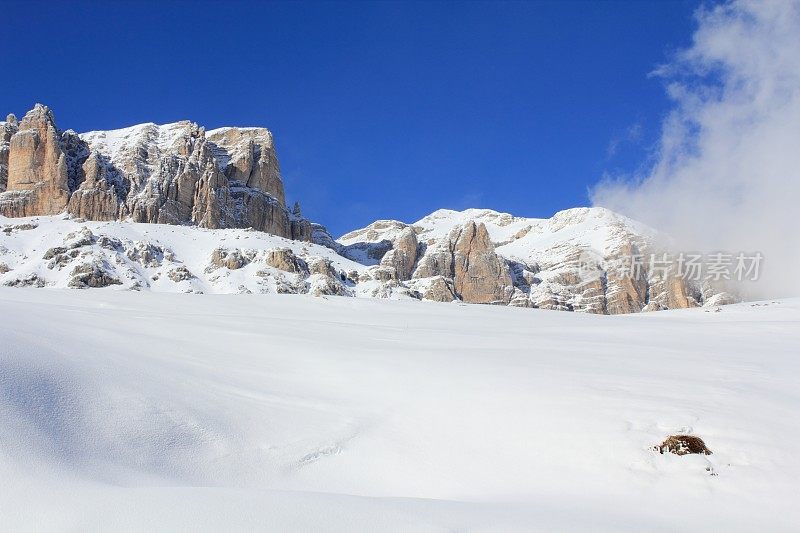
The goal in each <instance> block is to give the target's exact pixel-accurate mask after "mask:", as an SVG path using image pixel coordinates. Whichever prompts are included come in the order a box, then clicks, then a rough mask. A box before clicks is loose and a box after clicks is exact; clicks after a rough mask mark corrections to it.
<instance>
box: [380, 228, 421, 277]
mask: <svg viewBox="0 0 800 533" xmlns="http://www.w3.org/2000/svg"><path fill="white" fill-rule="evenodd" d="M418 246H419V243H418V242H417V234H416V233H414V230H413V229H411V228H404V229H403V230H402V231H401V233H400V236H399V237H398V238H397V240H396V242H394V243H393V246H392V249H391V250H389V251H388V252H386V254H384V256H383V258H382V259H381V265H382V266H386V267H391V268H393V269H394V271H395V272H396V274H395V279H398V280H401V281H403V280H408V279H411V274H412V272H413V271H414V264H415V263H416V262H417V247H418Z"/></svg>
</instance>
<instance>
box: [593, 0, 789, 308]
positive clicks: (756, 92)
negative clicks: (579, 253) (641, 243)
mask: <svg viewBox="0 0 800 533" xmlns="http://www.w3.org/2000/svg"><path fill="white" fill-rule="evenodd" d="M696 17H697V24H698V25H697V30H696V31H695V34H694V38H693V42H692V45H691V46H690V47H689V48H687V49H685V50H683V51H681V52H679V53H678V54H677V55H676V56H675V57H674V58H673V60H672V61H671V62H670V63H669V64H667V65H664V66H662V67H660V68H659V69H657V70H656V72H655V75H658V76H661V77H663V78H664V79H665V80H666V82H667V92H668V95H669V97H670V98H671V99H672V101H673V102H674V107H673V110H672V112H671V113H670V114H669V116H668V117H667V118H666V119H665V120H664V123H663V129H662V135H661V141H660V143H659V148H658V152H657V154H656V157H655V163H654V164H653V165H652V166H650V167H649V168H648V170H647V172H645V173H643V174H642V175H640V176H636V177H634V178H633V179H629V180H624V181H620V180H617V181H614V180H608V179H606V180H604V181H602V182H601V183H600V184H599V185H598V186H597V187H596V188H595V189H594V190H593V192H592V200H593V202H594V203H595V204H596V205H602V206H606V207H609V208H611V209H614V210H617V211H620V212H622V213H625V214H627V215H629V216H631V217H633V218H636V219H639V220H642V221H644V222H647V223H649V224H651V225H652V226H654V227H656V228H658V229H661V230H663V231H666V232H668V233H670V234H671V235H672V236H673V237H675V238H676V241H677V243H679V246H680V247H681V248H682V249H683V250H687V251H689V250H691V251H695V250H699V251H712V250H728V251H732V252H739V251H744V252H750V251H760V252H762V253H763V254H764V263H763V275H762V279H761V280H760V281H759V283H758V284H756V286H755V287H751V288H750V289H749V290H752V291H753V292H752V294H753V295H754V296H761V297H773V296H788V295H800V0H786V1H753V2H742V1H733V2H729V3H725V4H723V5H718V6H715V7H712V8H703V9H701V10H699V11H698V13H697V14H696Z"/></svg>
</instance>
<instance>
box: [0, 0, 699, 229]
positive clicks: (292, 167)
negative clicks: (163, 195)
mask: <svg viewBox="0 0 800 533" xmlns="http://www.w3.org/2000/svg"><path fill="white" fill-rule="evenodd" d="M697 6H698V4H697V2H693V1H675V2H668V1H659V2H647V1H633V2H611V1H605V2H572V3H570V2H530V3H478V2H469V3H452V2H447V3H430V2H425V3H366V2H353V3H268V2H249V3H236V2H218V3H202V2H185V3H180V2H169V3H168V2H162V3H148V2H125V3H122V2H83V3H81V2H46V3H44V2H43V3H36V2H19V3H15V2H11V3H8V2H4V3H3V6H2V12H3V17H2V18H3V21H4V24H3V26H4V28H5V30H4V31H3V36H2V53H0V72H2V73H3V80H2V81H1V82H0V102H1V103H2V110H0V111H2V112H3V113H7V112H14V113H16V114H18V115H21V114H23V113H24V112H25V111H26V110H27V109H29V108H30V107H31V106H32V105H33V103H34V102H42V103H45V104H47V105H49V106H50V107H52V108H53V110H54V112H55V114H56V118H57V120H58V123H59V126H61V127H62V128H72V129H75V130H77V131H87V130H91V129H112V128H118V127H124V126H128V125H132V124H137V123H142V122H158V123H164V122H171V121H175V120H180V119H191V120H194V121H195V122H198V123H200V124H201V125H204V126H206V127H207V128H214V127H219V126H223V125H243V126H246V125H263V126H266V127H268V128H270V129H271V130H272V131H273V132H274V133H275V136H276V142H277V147H278V155H279V157H280V160H281V165H282V169H283V175H284V179H285V182H286V188H287V194H288V198H289V199H290V200H300V202H301V204H302V205H303V211H304V213H305V214H306V215H307V216H309V217H310V218H312V219H313V220H315V221H319V222H321V223H323V224H325V225H327V226H328V227H329V229H330V230H331V232H332V233H334V234H337V235H338V234H341V233H343V232H345V231H348V230H350V229H354V228H357V227H361V226H363V225H366V224H368V223H369V222H371V221H373V220H375V219H379V218H394V219H399V220H404V221H407V222H412V221H414V220H417V219H418V218H420V217H422V216H424V215H425V214H427V213H429V212H431V211H433V210H435V209H438V208H442V207H446V208H452V209H463V208H466V207H488V208H492V209H496V210H500V211H507V212H511V213H513V214H516V215H522V216H550V215H552V214H553V213H554V212H555V211H558V210H560V209H564V208H568V207H574V206H580V205H588V202H589V200H588V193H587V190H588V188H589V187H591V186H592V185H593V184H594V183H596V182H597V181H598V180H599V179H600V178H601V177H602V176H603V174H604V173H606V172H610V173H615V174H616V173H626V172H632V171H635V170H636V169H637V168H638V167H640V166H641V165H643V164H645V163H646V161H647V159H648V154H649V153H650V151H651V150H652V148H653V143H655V142H656V140H657V139H658V136H659V131H660V122H661V120H662V118H663V116H664V115H665V113H666V112H667V111H668V109H669V101H668V100H667V98H666V96H665V92H664V87H663V82H662V81H661V80H659V79H658V78H654V77H649V76H648V73H649V72H651V71H652V70H653V69H654V68H655V67H656V66H657V65H658V64H659V63H662V62H664V61H666V60H667V59H669V57H670V54H671V53H672V52H673V51H675V50H676V49H678V48H681V47H685V46H687V45H688V44H689V43H690V39H691V34H692V30H693V28H694V22H693V20H692V13H693V11H694V10H695V9H696V8H697ZM11 28H13V31H12V30H11Z"/></svg>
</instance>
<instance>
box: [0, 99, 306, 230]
mask: <svg viewBox="0 0 800 533" xmlns="http://www.w3.org/2000/svg"><path fill="white" fill-rule="evenodd" d="M12 119H13V117H11V116H10V117H9V119H8V120H7V121H6V122H4V123H2V129H0V214H2V215H4V216H9V217H20V216H32V215H50V214H57V213H61V212H63V211H67V212H69V213H71V214H73V215H75V216H77V217H80V218H85V219H89V220H131V221H133V222H149V223H162V224H189V225H197V226H200V227H205V228H253V229H256V230H260V231H265V232H267V233H272V234H274V235H279V236H282V237H287V238H291V239H296V240H306V241H308V240H310V239H311V224H310V223H309V222H308V221H307V220H305V219H303V218H302V217H301V216H300V215H299V210H298V213H297V214H294V213H292V212H290V211H289V210H288V209H287V208H286V203H285V195H284V189H283V181H282V180H281V175H280V166H279V164H278V158H277V155H276V153H275V149H274V143H273V138H272V134H271V133H270V132H269V131H268V130H266V129H264V128H222V129H218V130H213V131H209V132H206V131H205V130H204V128H202V127H199V126H198V125H197V124H194V123H192V122H188V121H184V122H177V123H174V124H168V125H165V126H157V125H155V124H143V125H140V126H133V127H131V128H125V129H122V130H114V131H96V132H90V133H86V134H82V135H78V134H76V133H74V132H72V131H65V132H61V131H60V130H59V129H58V128H57V126H56V123H55V119H54V117H53V114H52V112H51V111H50V110H49V109H48V108H47V107H45V106H43V105H40V104H37V105H36V106H35V107H34V109H33V110H31V111H30V112H28V113H27V114H26V115H25V117H24V118H23V119H22V121H20V122H19V124H16V121H15V120H12Z"/></svg>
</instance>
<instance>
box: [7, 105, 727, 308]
mask: <svg viewBox="0 0 800 533" xmlns="http://www.w3.org/2000/svg"><path fill="white" fill-rule="evenodd" d="M0 132H2V137H0V141H1V142H0V215H2V216H3V217H8V218H0V223H2V224H3V231H2V233H0V239H2V240H3V241H4V243H3V244H2V245H0V266H2V268H0V283H2V284H4V285H10V286H34V287H38V286H43V287H44V286H50V287H76V288H85V287H112V288H114V287H115V288H118V289H131V290H158V291H160V290H166V291H170V292H258V293H269V292H279V293H280V292H290V293H311V294H316V295H340V296H357V297H377V298H416V299H423V300H432V301H439V302H452V301H461V302H466V303H480V304H496V305H511V306H518V307H531V308H543V309H556V310H566V311H581V312H588V313H598V314H620V313H632V312H639V311H643V310H644V311H652V310H661V309H674V308H685V307H696V306H700V305H704V304H719V303H727V302H731V301H734V300H735V298H734V297H733V296H732V295H731V294H730V293H728V292H727V291H726V289H725V287H723V286H721V285H720V284H708V283H695V282H691V281H687V280H685V279H682V278H680V277H678V276H676V275H668V274H667V273H661V274H659V273H658V272H657V271H656V270H655V268H648V267H647V265H644V266H643V269H642V270H641V271H640V272H638V273H635V274H634V275H621V274H619V273H617V272H615V271H613V270H611V269H610V268H607V267H606V266H601V265H599V263H600V262H609V261H615V260H622V259H625V258H630V257H634V256H637V255H646V254H651V255H652V254H654V253H655V252H657V251H659V250H660V248H659V240H660V238H661V236H660V235H659V234H658V233H657V232H656V231H655V230H653V229H652V228H649V227H647V226H645V225H643V224H641V223H639V222H636V221H634V220H631V219H629V218H627V217H624V216H622V215H619V214H617V213H614V212H612V211H610V210H607V209H604V208H599V207H580V208H572V209H567V210H563V211H559V212H558V213H555V214H554V215H553V216H552V217H550V218H526V217H517V216H514V215H511V214H509V213H502V212H498V211H494V210H491V209H478V208H471V209H466V210H463V211H454V210H450V209H439V210H436V211H434V212H432V213H430V214H428V215H426V216H425V217H423V218H421V219H420V220H418V221H416V222H413V223H410V224H409V223H405V222H400V221H397V220H378V221H375V222H373V223H371V224H369V225H368V226H366V227H364V228H360V229H356V230H353V231H350V232H348V233H346V234H344V235H342V236H340V237H339V238H338V239H334V238H333V237H332V236H331V235H330V234H329V233H328V232H327V230H326V229H325V228H324V226H322V225H319V224H312V223H311V222H310V221H308V220H307V219H305V218H304V217H303V216H302V215H301V213H300V210H299V206H297V205H296V206H295V208H293V209H292V210H289V209H288V208H287V206H286V203H285V191H284V187H283V180H282V178H281V175H280V165H279V163H278V158H277V153H276V151H275V147H274V138H273V135H272V133H271V132H270V131H269V130H268V129H267V128H260V127H247V128H237V127H222V128H216V129H212V130H205V129H204V128H202V127H200V126H198V125H197V124H196V123H194V122H191V121H188V120H184V121H178V122H173V123H169V124H163V125H158V124H155V123H152V122H148V123H143V124H138V125H135V126H129V127H126V128H119V129H116V130H107V131H100V130H98V131H90V132H86V133H81V134H78V133H75V132H74V131H72V130H64V131H62V130H60V129H58V127H57V126H56V123H55V118H54V116H53V113H52V111H51V110H50V109H49V108H47V107H46V106H43V105H41V104H37V105H36V106H34V108H33V109H32V110H31V111H29V112H28V113H27V114H26V115H25V117H24V118H23V119H22V120H21V121H19V122H18V121H17V120H16V118H15V117H13V115H10V116H9V119H8V120H7V121H6V122H3V123H0ZM122 221H125V222H133V223H147V224H152V226H151V227H150V228H149V229H145V228H142V227H139V226H138V225H135V224H134V225H133V226H129V227H127V228H116V227H114V226H113V225H109V224H117V223H119V222H122ZM164 224H167V226H163V225H164ZM169 225H172V226H173V227H185V229H180V230H177V229H170V226H169ZM162 226H163V227H162ZM191 226H196V227H197V229H194V230H193V229H192V228H191ZM248 230H257V231H258V232H264V234H268V235H264V236H262V237H258V238H256V237H254V236H253V235H252V234H249V233H247V232H248ZM209 231H210V232H212V233H211V234H208V232H209ZM215 231H216V232H217V233H214V232H215ZM193 232H194V233H193ZM231 232H232V233H231ZM271 236H274V237H271ZM282 239H285V240H282ZM230 241H240V242H238V243H231V242H230ZM294 241H297V242H298V244H297V245H295V244H293V242H294ZM188 242H196V243H202V244H197V246H198V247H199V251H200V252H201V253H199V255H198V253H195V252H193V251H191V250H190V248H189V247H188V245H187V243H188ZM231 244H234V245H233V246H231ZM176 250H178V251H179V252H178V253H176ZM33 252H35V253H33ZM187 257H190V258H191V259H187ZM585 259H592V260H593V259H599V260H600V261H599V262H598V265H594V264H592V265H590V268H589V269H588V270H587V269H586V268H585V266H586V265H584V264H583V262H584V260H585ZM164 280H169V282H167V281H164ZM234 281H235V282H234Z"/></svg>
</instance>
